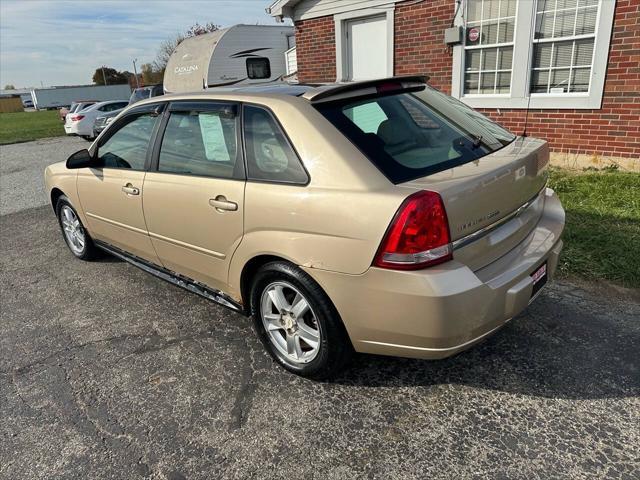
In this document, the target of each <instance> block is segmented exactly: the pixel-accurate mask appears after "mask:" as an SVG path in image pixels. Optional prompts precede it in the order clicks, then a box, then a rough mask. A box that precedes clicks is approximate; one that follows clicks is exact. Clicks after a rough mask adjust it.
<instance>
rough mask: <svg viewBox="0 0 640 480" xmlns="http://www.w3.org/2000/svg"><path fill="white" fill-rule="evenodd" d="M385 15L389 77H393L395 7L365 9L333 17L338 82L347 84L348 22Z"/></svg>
mask: <svg viewBox="0 0 640 480" xmlns="http://www.w3.org/2000/svg"><path fill="white" fill-rule="evenodd" d="M382 15H385V17H386V20H387V76H389V77H392V76H393V67H394V63H393V57H394V15H395V5H393V6H388V7H381V8H364V9H362V10H354V11H351V12H345V13H337V14H335V15H334V16H333V21H334V23H335V31H336V33H335V35H336V81H337V82H347V81H349V80H348V78H347V74H348V72H347V70H348V68H347V65H346V61H347V48H348V45H349V43H348V40H347V22H348V21H350V20H358V19H361V20H364V19H366V18H369V17H380V16H382Z"/></svg>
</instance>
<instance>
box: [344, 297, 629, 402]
mask: <svg viewBox="0 0 640 480" xmlns="http://www.w3.org/2000/svg"><path fill="white" fill-rule="evenodd" d="M576 300H577V301H576ZM589 303H590V302H582V301H580V297H576V298H575V299H572V300H567V298H566V296H565V295H558V294H557V293H555V292H554V294H552V295H549V294H547V293H546V292H545V294H543V295H542V296H541V297H540V298H539V299H538V302H537V303H536V304H534V305H531V306H530V307H529V309H528V310H526V311H525V313H523V314H522V315H520V316H519V317H517V318H515V319H513V320H512V321H511V322H509V323H508V324H507V325H506V326H505V327H504V328H503V329H501V330H500V331H498V332H497V333H496V334H495V335H493V336H492V337H490V338H488V339H487V340H485V341H484V342H482V343H480V344H478V345H476V346H474V347H472V348H471V349H470V350H467V351H465V352H462V353H460V354H458V355H456V356H454V357H450V358H447V359H444V360H415V359H403V358H393V357H382V356H375V355H357V356H356V358H355V359H354V361H353V363H352V365H351V366H350V368H349V369H348V370H346V371H345V372H344V373H343V374H341V375H340V376H339V377H336V378H334V379H333V380H332V381H333V382H335V383H339V384H344V385H354V386H368V387H403V386H425V387H430V386H439V385H449V384H458V385H468V386H470V387H474V388H484V389H491V390H497V391H503V392H508V393H512V394H520V395H526V396H534V397H544V398H564V399H597V398H624V397H633V396H638V395H640V367H639V360H638V358H639V357H638V350H637V346H638V345H640V335H639V334H638V332H639V327H640V323H639V322H637V319H635V321H634V319H633V317H634V314H630V315H625V314H618V313H619V312H611V311H610V310H607V308H606V306H604V307H603V308H602V309H598V310H597V311H594V310H593V308H592V307H593V304H591V305H590V304H589ZM631 308H633V307H631ZM636 310H637V309H636Z"/></svg>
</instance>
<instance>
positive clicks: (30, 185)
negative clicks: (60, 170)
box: [0, 137, 90, 215]
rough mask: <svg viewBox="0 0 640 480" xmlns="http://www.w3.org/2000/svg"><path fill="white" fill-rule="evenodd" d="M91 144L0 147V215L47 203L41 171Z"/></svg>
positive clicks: (61, 140)
mask: <svg viewBox="0 0 640 480" xmlns="http://www.w3.org/2000/svg"><path fill="white" fill-rule="evenodd" d="M89 145H90V144H89V143H88V142H87V141H86V140H82V139H81V138H78V137H56V138H45V139H42V140H37V141H35V142H25V143H14V144H11V145H0V215H6V214H8V213H13V212H19V211H20V210H24V209H25V208H33V207H38V206H40V205H45V204H46V203H48V201H49V199H48V198H47V195H46V194H45V191H44V177H43V175H44V169H45V167H46V166H47V165H50V164H52V163H56V162H63V161H65V160H66V159H67V158H68V157H69V155H71V154H72V153H74V152H76V151H78V150H80V149H82V148H87V147H88V146H89Z"/></svg>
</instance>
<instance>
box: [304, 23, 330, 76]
mask: <svg viewBox="0 0 640 480" xmlns="http://www.w3.org/2000/svg"><path fill="white" fill-rule="evenodd" d="M295 26H296V52H297V56H298V79H299V80H300V81H301V82H306V83H314V82H335V80H336V37H335V23H334V21H333V17H331V16H329V17H321V18H313V19H311V20H302V21H299V22H296V25H295Z"/></svg>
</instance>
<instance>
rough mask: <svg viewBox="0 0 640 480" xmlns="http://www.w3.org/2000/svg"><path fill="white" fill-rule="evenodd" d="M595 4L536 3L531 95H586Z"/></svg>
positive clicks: (584, 0) (573, 0)
mask: <svg viewBox="0 0 640 480" xmlns="http://www.w3.org/2000/svg"><path fill="white" fill-rule="evenodd" d="M599 3H600V2H599V1H598V0H537V4H536V27H535V32H534V38H533V43H534V48H533V71H532V72H531V73H532V74H531V93H552V94H561V93H570V92H588V91H589V84H590V78H591V66H592V63H593V47H594V42H595V33H596V20H597V18H598V8H599ZM576 37H577V38H576Z"/></svg>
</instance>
